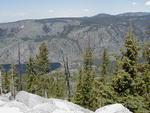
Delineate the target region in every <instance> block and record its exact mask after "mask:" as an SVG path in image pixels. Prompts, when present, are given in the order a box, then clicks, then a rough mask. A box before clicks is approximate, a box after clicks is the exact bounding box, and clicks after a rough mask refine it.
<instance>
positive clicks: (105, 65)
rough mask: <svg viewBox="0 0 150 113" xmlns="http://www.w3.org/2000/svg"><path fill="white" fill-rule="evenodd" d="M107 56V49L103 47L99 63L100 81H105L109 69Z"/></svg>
mask: <svg viewBox="0 0 150 113" xmlns="http://www.w3.org/2000/svg"><path fill="white" fill-rule="evenodd" d="M109 62H110V61H109V56H108V52H107V49H104V51H103V54H102V65H101V75H102V76H103V77H102V82H104V83H105V82H106V77H105V76H107V75H108V71H109Z"/></svg>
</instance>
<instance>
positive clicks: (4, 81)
mask: <svg viewBox="0 0 150 113" xmlns="http://www.w3.org/2000/svg"><path fill="white" fill-rule="evenodd" d="M9 79H10V77H9V74H8V72H4V73H3V74H2V87H3V92H4V93H8V92H9V91H10V89H9V86H10V81H9Z"/></svg>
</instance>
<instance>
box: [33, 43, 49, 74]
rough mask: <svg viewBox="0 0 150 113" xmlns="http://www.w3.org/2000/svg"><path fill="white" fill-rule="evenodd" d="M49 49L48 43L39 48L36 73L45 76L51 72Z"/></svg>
mask: <svg viewBox="0 0 150 113" xmlns="http://www.w3.org/2000/svg"><path fill="white" fill-rule="evenodd" d="M48 54H49V52H48V49H47V46H46V43H42V44H41V45H40V47H39V54H38V55H37V56H36V61H35V63H36V73H37V75H43V74H47V73H49V72H50V65H49V59H48Z"/></svg>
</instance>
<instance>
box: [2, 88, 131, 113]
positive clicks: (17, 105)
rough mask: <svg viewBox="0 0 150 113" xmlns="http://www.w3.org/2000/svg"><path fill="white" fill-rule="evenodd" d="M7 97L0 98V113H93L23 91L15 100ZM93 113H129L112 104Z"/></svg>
mask: <svg viewBox="0 0 150 113" xmlns="http://www.w3.org/2000/svg"><path fill="white" fill-rule="evenodd" d="M6 97H7V98H9V96H6V95H3V96H0V113H94V112H93V111H90V110H88V109H85V108H82V107H80V106H79V105H76V104H73V103H71V102H68V101H66V100H61V99H53V98H51V99H47V98H43V97H40V96H38V95H35V94H31V93H28V92H25V91H20V92H19V93H18V94H17V95H16V100H9V99H7V98H6ZM95 113H131V112H130V111H129V110H128V109H127V108H125V107H124V106H123V105H122V104H113V105H108V106H105V107H102V108H100V109H98V110H96V112H95Z"/></svg>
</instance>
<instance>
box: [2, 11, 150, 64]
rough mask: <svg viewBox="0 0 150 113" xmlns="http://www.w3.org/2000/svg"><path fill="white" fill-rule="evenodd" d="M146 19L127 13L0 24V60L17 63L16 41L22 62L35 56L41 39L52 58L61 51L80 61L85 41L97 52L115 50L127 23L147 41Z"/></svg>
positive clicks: (149, 17)
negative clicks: (104, 49)
mask: <svg viewBox="0 0 150 113" xmlns="http://www.w3.org/2000/svg"><path fill="white" fill-rule="evenodd" d="M149 20H150V14H149V13H126V14H120V15H108V14H99V15H96V16H93V17H83V18H56V19H41V20H24V21H18V22H12V23H4V24H0V63H13V62H17V56H18V43H19V45H20V49H21V61H22V62H24V61H26V59H27V58H28V57H29V56H35V54H36V53H37V52H38V46H39V44H40V43H41V42H43V41H45V42H47V44H48V48H49V51H50V58H51V59H52V60H53V61H60V60H61V58H62V53H63V54H65V55H67V56H68V57H69V59H70V60H71V61H72V62H73V61H79V60H80V59H81V54H82V52H83V49H84V47H85V45H86V44H87V43H88V41H90V43H91V45H92V47H93V49H94V51H95V53H96V54H97V55H99V54H100V52H101V51H102V50H103V48H104V47H106V48H108V49H109V50H110V52H117V51H119V49H120V48H122V47H123V41H124V36H125V33H126V32H127V30H128V27H129V25H130V24H132V26H133V29H134V32H135V34H136V35H137V37H138V39H139V40H140V41H141V42H146V41H150V37H148V35H147V34H146V32H145V28H146V27H147V26H148V25H150V21H149Z"/></svg>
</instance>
